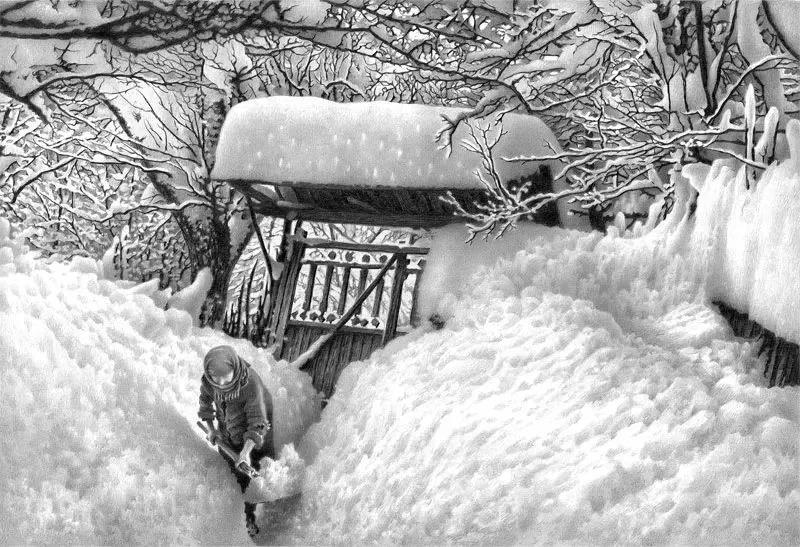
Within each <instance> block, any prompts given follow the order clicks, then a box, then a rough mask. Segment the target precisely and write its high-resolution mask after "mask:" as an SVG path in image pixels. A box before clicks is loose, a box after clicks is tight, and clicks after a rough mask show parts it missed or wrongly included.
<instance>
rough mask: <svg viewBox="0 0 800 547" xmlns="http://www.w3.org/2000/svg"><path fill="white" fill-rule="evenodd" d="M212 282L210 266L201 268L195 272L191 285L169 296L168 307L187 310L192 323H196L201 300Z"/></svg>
mask: <svg viewBox="0 0 800 547" xmlns="http://www.w3.org/2000/svg"><path fill="white" fill-rule="evenodd" d="M213 282H214V276H213V275H212V274H211V268H203V269H202V270H200V271H199V272H197V276H196V277H195V278H194V281H192V284H191V285H189V286H188V287H186V288H184V289H181V290H180V291H178V292H176V293H175V294H173V295H172V296H170V297H169V300H168V301H167V305H168V307H169V308H171V309H176V310H183V311H185V312H187V313H188V314H189V316H190V317H191V318H192V323H193V324H194V325H198V324H199V321H200V312H201V311H202V309H203V302H204V301H205V299H206V295H207V294H208V290H209V289H210V288H211V284H212V283H213Z"/></svg>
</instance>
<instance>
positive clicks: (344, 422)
mask: <svg viewBox="0 0 800 547" xmlns="http://www.w3.org/2000/svg"><path fill="white" fill-rule="evenodd" d="M798 142H800V141H798ZM792 165H793V164H792ZM789 166H790V163H788V162H787V163H786V164H785V165H784V166H783V167H781V168H779V169H777V170H776V173H783V174H784V175H787V174H789V173H790V167H789ZM781 169H783V170H781ZM793 173H794V174H791V175H790V178H789V179H788V180H784V181H783V182H781V183H780V184H781V185H782V187H783V186H785V187H789V186H791V187H792V188H793V189H794V195H793V199H794V200H795V201H796V189H797V188H800V176H798V175H797V172H796V171H793ZM768 178H769V177H767V178H765V180H764V181H763V182H764V187H765V190H764V192H769V190H767V189H766V188H767V187H768V181H767V179H768ZM778 178H780V177H778ZM774 179H775V177H774V176H773V182H774ZM683 191H684V192H685V193H688V185H686V187H684V188H683ZM784 195H785V192H784ZM684 197H686V196H684ZM702 199H703V198H701V203H700V205H699V207H698V213H697V215H696V216H695V217H693V218H690V217H688V216H687V215H685V214H683V210H681V208H680V207H678V210H676V212H675V214H673V215H672V217H671V218H670V220H669V221H668V222H667V223H664V224H662V225H661V226H660V227H659V228H657V229H656V230H654V231H652V232H651V233H649V234H648V235H646V236H644V237H639V238H629V237H619V236H618V234H617V232H616V230H614V229H612V230H611V232H610V234H609V235H608V236H607V237H601V236H599V235H597V234H590V235H587V234H580V233H577V232H567V231H564V230H559V229H550V228H531V229H529V232H528V233H527V234H526V237H525V239H528V243H527V246H526V247H525V248H524V250H519V251H517V252H513V251H511V250H510V249H503V248H500V250H499V251H498V254H499V255H501V256H502V257H503V258H500V259H499V260H495V261H494V263H493V264H492V262H493V260H490V259H489V258H490V257H483V260H480V257H473V256H470V253H466V254H465V255H464V257H461V258H458V257H456V258H453V257H452V256H450V257H447V258H446V259H444V262H447V261H448V260H449V263H451V264H455V265H461V266H463V267H467V268H470V267H471V269H472V271H473V275H472V276H471V277H469V278H468V282H466V278H467V276H465V275H464V272H463V271H459V272H458V273H457V274H455V278H457V279H456V281H455V282H454V284H453V285H451V286H449V287H446V288H448V289H449V290H450V291H451V292H452V294H451V295H450V296H446V295H445V296H443V297H442V298H441V299H440V302H439V305H440V306H442V307H443V308H446V309H445V310H444V311H445V312H446V313H447V315H448V316H450V317H451V319H450V320H449V322H448V324H447V325H446V327H445V328H444V329H443V330H441V331H430V332H424V331H419V332H415V333H413V334H411V335H409V336H406V337H404V338H403V339H399V340H396V341H394V342H393V343H392V344H390V345H389V346H387V347H386V348H385V349H384V350H382V351H379V352H377V353H375V354H374V355H373V356H372V358H371V359H370V360H369V361H367V362H363V363H357V364H353V365H350V366H349V367H348V368H347V369H345V371H344V373H343V374H342V376H341V378H340V380H339V382H338V384H337V391H336V393H335V395H334V396H333V398H332V400H331V402H330V404H329V405H328V407H327V408H326V409H325V411H324V412H323V417H322V420H321V422H320V423H318V424H315V425H314V426H312V428H311V430H310V431H309V433H308V434H307V435H306V437H305V439H304V445H303V451H304V452H305V455H306V459H307V461H310V460H313V461H314V463H313V464H312V465H311V466H310V467H309V468H308V469H307V477H306V488H305V492H304V507H303V510H302V511H300V512H299V515H298V517H297V519H298V526H297V530H302V532H300V531H298V532H297V533H295V534H293V535H292V534H287V536H286V537H283V538H280V539H281V540H282V541H284V542H296V543H329V542H336V543H351V542H356V543H361V542H381V543H385V542H390V543H395V542H398V543H431V542H433V543H439V542H458V543H462V542H469V543H480V544H498V543H523V544H529V543H551V542H569V543H574V542H577V543H580V544H594V543H598V542H599V543H619V542H625V543H642V542H644V543H664V542H670V543H679V544H685V543H688V544H698V543H700V544H707V543H715V544H718V543H722V544H786V543H790V544H797V543H798V541H800V523H799V522H798V520H797V514H798V511H799V510H800V485H798V481H799V480H800V478H799V473H798V442H800V409H799V408H798V400H800V388H797V387H792V388H784V389H768V388H767V387H766V382H765V380H764V379H763V378H762V377H761V375H760V370H761V367H760V366H759V365H758V364H757V363H756V357H755V352H754V351H753V350H754V348H753V347H752V345H751V344H750V343H748V342H746V341H745V340H743V339H737V338H734V337H733V336H732V334H731V331H730V329H729V327H728V326H727V324H726V323H725V322H724V320H723V319H722V318H721V317H720V315H719V314H718V313H717V311H716V310H715V309H714V308H713V307H712V306H711V305H709V301H710V299H709V294H713V295H715V296H717V295H718V294H719V291H720V290H722V291H725V292H724V294H729V293H728V292H727V291H728V290H729V288H723V289H720V285H719V284H718V281H719V279H720V278H719V275H718V273H719V268H720V267H721V263H722V262H726V261H729V260H731V258H730V253H732V252H734V250H735V249H737V248H738V247H736V244H735V242H734V241H732V240H731V245H729V246H728V247H727V249H728V250H727V251H724V252H722V251H721V252H722V254H716V250H717V249H718V247H716V245H718V244H719V243H720V242H719V241H718V240H716V239H714V238H713V237H712V238H710V239H709V238H708V237H706V235H707V234H708V233H709V230H712V231H713V226H714V225H715V223H717V221H718V219H717V220H714V219H712V218H711V216H710V215H707V214H706V212H704V211H706V209H704V207H706V205H704V204H703V201H702ZM751 199H759V198H758V197H756V198H751ZM712 209H713V207H712ZM772 213H773V214H776V215H777V216H780V217H781V218H783V219H785V222H786V223H787V224H786V225H783V226H782V227H780V228H779V229H778V232H777V233H776V232H773V233H771V234H770V235H769V236H768V237H766V236H765V237H763V238H762V239H761V244H764V245H769V244H773V247H774V250H775V251H776V252H777V253H781V252H783V250H785V249H786V248H787V246H790V245H793V244H791V243H786V242H787V241H794V239H791V238H793V237H795V238H796V235H790V233H791V234H797V233H800V226H797V224H798V223H800V215H796V216H789V215H785V212H784V210H781V211H780V212H779V213H776V211H775V210H773V211H772ZM724 218H725V217H724V216H723V222H722V224H723V225H724ZM757 218H761V217H757ZM789 223H792V226H791V228H790V227H789ZM762 229H766V228H762ZM759 233H760V232H759ZM779 234H782V235H781V236H780V237H778V235H779ZM759 237H761V236H759ZM745 243H746V242H745ZM723 248H724V247H723ZM793 249H795V250H794V251H793V252H796V248H793ZM486 252H487V253H490V252H492V251H490V250H487V251H486ZM792 257H794V254H790V255H789V258H788V259H787V267H788V266H789V265H795V266H796V264H797V260H796V259H795V258H792ZM435 260H436V257H435V256H432V257H431V263H432V264H433V263H434V262H435ZM759 260H760V259H759ZM475 264H478V265H479V266H475ZM481 264H489V265H481ZM761 264H762V265H761V266H759V268H757V269H758V270H759V271H762V272H766V271H767V266H766V263H761ZM470 265H472V266H470ZM461 266H459V267H461ZM735 267H736V263H734V265H733V267H732V269H735ZM444 269H445V270H447V269H448V268H444ZM773 275H774V276H775V277H774V278H772V279H771V280H770V281H769V283H768V282H767V281H768V280H766V279H754V280H751V287H754V285H755V283H761V284H762V285H768V286H770V287H775V286H779V285H780V284H781V283H783V284H784V285H785V283H786V282H787V280H789V279H791V280H792V285H791V286H792V287H794V286H796V285H797V283H798V274H797V272H796V268H795V271H794V272H788V271H785V270H780V271H776V272H774V273H773ZM745 276H746V274H745ZM743 277H744V276H743ZM777 281H780V283H776V282H777ZM439 284H440V285H441V283H439ZM707 287H710V290H711V293H709V291H708V290H707ZM761 297H766V294H762V295H759V296H758V297H757V298H761ZM432 311H441V310H436V309H434V310H432ZM797 323H798V322H797V321H794V324H795V325H796V324H797Z"/></svg>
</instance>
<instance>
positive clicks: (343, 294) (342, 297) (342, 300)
mask: <svg viewBox="0 0 800 547" xmlns="http://www.w3.org/2000/svg"><path fill="white" fill-rule="evenodd" d="M351 269H352V266H349V265H348V266H345V268H344V272H343V273H342V288H341V291H340V292H339V305H338V306H337V307H336V313H338V314H339V315H344V310H345V309H347V308H346V307H345V306H346V305H347V291H348V290H350V270H351Z"/></svg>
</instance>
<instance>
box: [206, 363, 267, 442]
mask: <svg viewBox="0 0 800 547" xmlns="http://www.w3.org/2000/svg"><path fill="white" fill-rule="evenodd" d="M247 366H248V368H249V365H247ZM226 399H227V400H226ZM197 415H198V416H199V417H200V419H201V420H203V421H211V420H213V419H214V418H216V419H217V424H218V426H217V427H218V428H219V430H220V432H221V433H222V436H223V438H224V439H225V440H226V442H227V443H228V444H230V445H231V447H232V448H234V449H237V450H238V449H240V448H241V447H242V446H243V445H244V442H245V441H246V440H247V439H251V440H252V441H253V442H254V443H255V448H256V449H260V448H262V447H265V448H269V449H270V450H269V452H272V397H271V396H270V394H269V391H267V388H266V387H264V383H263V382H262V381H261V378H260V377H259V376H258V374H257V373H256V371H255V370H253V369H252V368H250V369H249V371H248V378H247V383H246V384H244V385H243V386H242V387H241V389H240V390H239V392H238V393H237V394H236V395H235V396H234V397H224V396H223V394H221V393H220V392H219V391H218V390H217V389H215V388H214V386H212V385H211V384H210V383H209V381H208V379H207V378H206V376H205V375H203V377H202V379H201V381H200V410H199V412H198V413H197Z"/></svg>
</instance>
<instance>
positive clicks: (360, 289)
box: [354, 269, 368, 317]
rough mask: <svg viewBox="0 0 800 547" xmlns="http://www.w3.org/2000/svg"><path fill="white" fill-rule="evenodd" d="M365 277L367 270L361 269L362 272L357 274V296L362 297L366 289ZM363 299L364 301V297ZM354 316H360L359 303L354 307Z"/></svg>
mask: <svg viewBox="0 0 800 547" xmlns="http://www.w3.org/2000/svg"><path fill="white" fill-rule="evenodd" d="M367 275H368V270H363V269H362V270H359V272H358V294H360V295H363V294H364V289H366V286H367ZM364 299H365V300H366V297H365V298H364ZM354 315H355V316H356V317H358V316H360V315H361V304H360V303H359V304H358V305H357V306H356V307H355V312H354Z"/></svg>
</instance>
